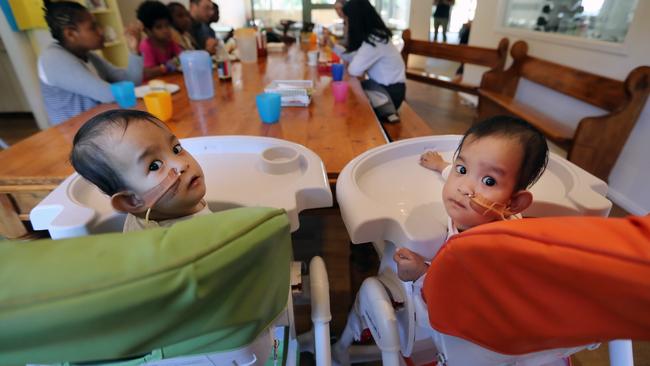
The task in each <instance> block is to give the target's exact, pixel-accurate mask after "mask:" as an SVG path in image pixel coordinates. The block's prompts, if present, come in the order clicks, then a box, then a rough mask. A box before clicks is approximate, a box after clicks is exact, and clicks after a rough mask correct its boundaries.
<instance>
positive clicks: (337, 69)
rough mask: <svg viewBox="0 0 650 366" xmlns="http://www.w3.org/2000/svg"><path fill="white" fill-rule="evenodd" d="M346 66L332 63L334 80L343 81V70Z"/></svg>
mask: <svg viewBox="0 0 650 366" xmlns="http://www.w3.org/2000/svg"><path fill="white" fill-rule="evenodd" d="M344 70H345V67H344V66H343V64H332V80H334V81H341V80H343V71H344Z"/></svg>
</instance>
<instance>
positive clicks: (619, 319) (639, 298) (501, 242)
mask: <svg viewBox="0 0 650 366" xmlns="http://www.w3.org/2000/svg"><path fill="white" fill-rule="evenodd" d="M422 292H423V296H424V298H425V301H426V302H427V307H428V312H429V321H430V323H431V326H432V327H433V328H435V329H436V330H438V331H440V332H442V333H445V334H449V335H453V336H457V337H461V338H464V339H466V340H469V341H471V342H474V343H476V344H479V345H481V346H483V347H486V348H488V349H491V350H493V351H496V352H499V353H505V354H524V353H529V352H534V351H540V350H544V349H551V348H559V347H571V346H579V345H584V344H589V343H593V342H600V341H607V340H612V339H638V340H648V339H650V216H646V217H629V218H626V219H606V218H595V217H562V218H542V219H525V220H515V221H502V222H498V223H493V224H488V225H482V226H480V227H476V228H474V229H471V230H468V231H467V232H464V233H462V234H460V235H457V236H454V237H453V238H451V239H450V240H449V241H448V242H447V243H446V244H445V245H444V246H443V248H442V249H441V250H440V252H439V253H438V255H437V256H436V257H435V258H434V260H433V262H432V263H431V266H430V268H429V271H428V272H427V274H426V278H425V280H424V287H423V290H422Z"/></svg>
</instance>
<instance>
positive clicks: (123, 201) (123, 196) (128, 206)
mask: <svg viewBox="0 0 650 366" xmlns="http://www.w3.org/2000/svg"><path fill="white" fill-rule="evenodd" d="M111 206H113V208H114V209H116V210H117V211H122V212H128V213H139V212H142V211H144V209H145V207H144V201H143V200H142V199H140V197H138V195H136V194H135V193H133V192H130V191H122V192H118V193H115V194H114V195H112V196H111Z"/></svg>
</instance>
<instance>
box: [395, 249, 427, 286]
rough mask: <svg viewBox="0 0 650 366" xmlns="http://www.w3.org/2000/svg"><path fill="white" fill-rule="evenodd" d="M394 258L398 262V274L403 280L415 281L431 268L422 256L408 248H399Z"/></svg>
mask: <svg viewBox="0 0 650 366" xmlns="http://www.w3.org/2000/svg"><path fill="white" fill-rule="evenodd" d="M393 260H394V261H395V262H396V263H397V276H398V277H399V279H400V280H402V281H415V280H417V279H418V278H420V277H421V276H422V275H423V274H425V273H426V272H427V269H429V266H428V265H427V264H426V263H425V262H424V258H422V256H420V255H419V254H417V253H414V252H412V251H410V250H408V249H406V248H399V249H397V251H396V252H395V254H394V255H393Z"/></svg>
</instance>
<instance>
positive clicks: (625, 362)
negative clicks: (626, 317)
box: [609, 339, 634, 366]
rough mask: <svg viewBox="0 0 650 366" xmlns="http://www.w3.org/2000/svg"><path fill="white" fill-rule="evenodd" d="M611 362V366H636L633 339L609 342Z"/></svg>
mask: <svg viewBox="0 0 650 366" xmlns="http://www.w3.org/2000/svg"><path fill="white" fill-rule="evenodd" d="M609 364H610V366H634V356H633V355H632V341H630V340H629V339H620V340H616V341H611V342H609Z"/></svg>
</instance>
